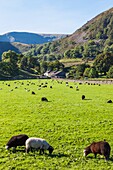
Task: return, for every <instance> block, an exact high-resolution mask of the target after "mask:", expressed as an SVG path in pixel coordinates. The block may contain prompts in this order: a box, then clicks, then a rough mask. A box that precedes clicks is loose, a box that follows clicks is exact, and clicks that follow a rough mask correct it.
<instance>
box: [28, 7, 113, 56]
mask: <svg viewBox="0 0 113 170" xmlns="http://www.w3.org/2000/svg"><path fill="white" fill-rule="evenodd" d="M112 44H113V8H111V9H109V10H107V11H105V12H103V13H101V14H99V15H98V16H96V17H95V18H93V19H91V20H90V21H88V22H87V23H86V24H84V25H83V26H82V27H81V28H79V29H78V30H76V31H75V32H74V33H73V34H71V35H67V36H66V37H64V38H62V39H59V40H56V41H54V42H51V43H49V44H48V45H47V44H44V45H43V48H44V54H51V53H52V54H55V55H58V54H60V55H61V57H68V58H73V57H75V58H82V57H89V58H95V57H96V55H97V54H99V53H101V52H103V51H104V50H105V48H107V47H108V46H109V47H110V48H113V47H112ZM39 48H40V47H39V46H35V48H34V47H33V49H32V52H30V51H29V52H28V54H32V55H36V56H37V55H38V54H43V53H42V51H43V50H42V48H41V51H39ZM45 49H46V50H45ZM68 50H71V51H68ZM33 51H35V52H34V53H33ZM37 51H38V53H37ZM67 51H68V52H67ZM90 51H92V52H93V54H91V55H90ZM66 53H68V54H66ZM71 53H73V54H71Z"/></svg>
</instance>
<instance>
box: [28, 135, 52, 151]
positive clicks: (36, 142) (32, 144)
mask: <svg viewBox="0 0 113 170" xmlns="http://www.w3.org/2000/svg"><path fill="white" fill-rule="evenodd" d="M32 148H33V149H36V150H40V154H41V153H42V152H43V154H44V150H48V151H49V154H51V153H52V152H53V150H54V148H53V147H52V146H51V145H49V144H48V143H47V142H46V140H45V139H42V138H36V137H31V138H29V139H27V140H26V153H28V152H29V151H30V149H32Z"/></svg>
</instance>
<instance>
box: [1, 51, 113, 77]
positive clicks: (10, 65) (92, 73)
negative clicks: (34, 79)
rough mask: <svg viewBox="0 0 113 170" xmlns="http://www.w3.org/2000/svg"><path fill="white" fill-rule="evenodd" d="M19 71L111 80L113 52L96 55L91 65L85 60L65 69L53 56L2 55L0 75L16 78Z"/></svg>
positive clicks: (112, 75) (112, 74) (11, 53)
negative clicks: (64, 73) (54, 72)
mask: <svg viewBox="0 0 113 170" xmlns="http://www.w3.org/2000/svg"><path fill="white" fill-rule="evenodd" d="M88 56H89V55H88ZM20 70H25V71H27V72H29V73H32V74H36V75H40V74H44V73H45V72H46V71H59V70H61V71H62V70H63V71H65V72H66V75H67V78H76V79H80V78H86V77H87V78H98V77H101V76H106V77H107V78H113V52H112V50H109V49H106V50H105V51H104V52H103V53H99V54H97V55H96V57H95V59H94V60H93V62H92V65H90V64H88V63H87V62H86V60H85V62H84V63H83V64H79V65H74V66H72V67H68V68H66V67H65V66H64V64H63V63H61V62H60V61H59V60H58V59H57V58H56V57H55V56H54V55H50V56H49V55H48V56H46V55H43V57H42V58H40V57H38V56H25V55H23V54H18V53H16V52H14V51H11V50H9V51H7V52H4V53H3V54H2V60H1V61H0V73H3V74H4V75H7V76H16V75H19V74H20Z"/></svg>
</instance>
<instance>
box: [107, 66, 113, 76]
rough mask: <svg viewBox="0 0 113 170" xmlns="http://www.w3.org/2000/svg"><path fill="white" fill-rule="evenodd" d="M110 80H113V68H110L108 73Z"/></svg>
mask: <svg viewBox="0 0 113 170" xmlns="http://www.w3.org/2000/svg"><path fill="white" fill-rule="evenodd" d="M107 77H108V78H113V66H111V67H110V69H109V71H108V72H107Z"/></svg>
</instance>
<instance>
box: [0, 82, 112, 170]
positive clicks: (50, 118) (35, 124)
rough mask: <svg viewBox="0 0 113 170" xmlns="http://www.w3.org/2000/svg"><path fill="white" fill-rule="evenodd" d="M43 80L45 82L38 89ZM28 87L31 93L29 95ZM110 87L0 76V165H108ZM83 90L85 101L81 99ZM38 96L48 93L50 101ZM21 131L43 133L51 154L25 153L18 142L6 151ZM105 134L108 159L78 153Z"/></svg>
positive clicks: (26, 168)
mask: <svg viewBox="0 0 113 170" xmlns="http://www.w3.org/2000/svg"><path fill="white" fill-rule="evenodd" d="M22 82H23V83H22ZM45 82H47V83H48V84H47V87H46V88H42V87H41V88H40V87H39V85H40V84H41V83H44V85H45ZM9 84H10V86H8V85H9ZM76 85H78V87H79V91H76ZM50 86H52V87H53V88H52V89H51V88H50ZM70 86H73V88H70ZM32 91H34V92H35V93H36V94H35V95H33V94H31V92H32ZM112 92H113V85H101V86H99V85H88V84H82V85H79V84H78V83H77V84H76V83H74V82H69V86H66V83H65V81H63V82H62V84H61V83H58V82H57V81H56V80H54V81H52V80H23V81H5V82H3V81H0V108H1V112H0V170H4V169H6V170H13V169H16V170H17V169H18V170H22V169H23V170H35V169H36V170H37V169H40V170H41V169H42V170H44V169H45V170H46V169H47V170H49V169H53V170H55V169H57V170H58V169H59V170H67V169H71V170H74V169H78V170H93V169H98V170H104V169H105V170H111V169H113V168H112V166H113V165H112V164H113V135H112V132H113V103H107V100H109V99H111V100H113V94H112ZM82 94H84V95H85V96H86V100H82V99H81V96H82ZM41 97H47V99H48V100H49V102H42V101H41ZM23 133H25V134H27V135H28V136H29V137H33V136H35V137H41V138H45V139H46V140H47V141H48V142H49V143H50V144H51V145H52V146H53V147H54V152H53V154H52V155H51V156H50V155H49V154H48V152H46V153H45V154H44V155H39V153H38V152H29V154H26V153H25V152H24V147H18V148H17V152H16V153H13V152H12V151H6V150H5V145H6V143H7V141H8V140H9V139H10V137H11V136H13V135H17V134H23ZM104 139H106V140H107V141H108V142H109V144H110V145H111V155H110V160H109V161H108V162H105V160H104V158H103V156H100V155H98V156H97V159H95V158H94V155H93V154H90V155H88V157H87V158H84V157H83V149H84V148H85V147H86V146H88V145H89V144H90V143H92V142H93V141H99V140H104Z"/></svg>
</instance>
